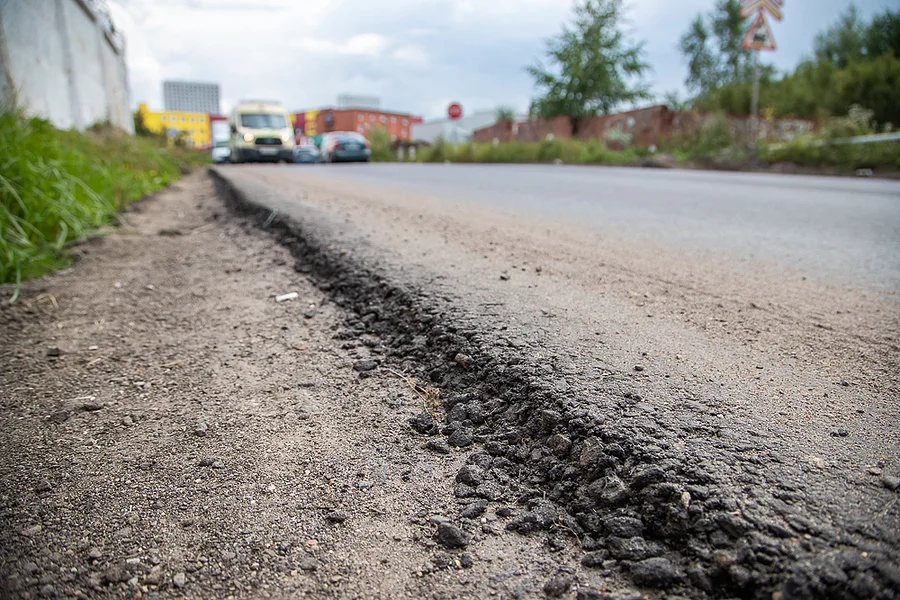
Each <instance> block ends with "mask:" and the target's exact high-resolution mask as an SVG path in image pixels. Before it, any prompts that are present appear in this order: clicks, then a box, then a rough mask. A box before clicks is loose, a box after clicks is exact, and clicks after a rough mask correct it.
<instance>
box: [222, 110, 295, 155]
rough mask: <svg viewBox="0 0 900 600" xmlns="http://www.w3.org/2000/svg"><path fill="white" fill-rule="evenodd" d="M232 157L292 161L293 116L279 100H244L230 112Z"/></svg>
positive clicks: (230, 147)
mask: <svg viewBox="0 0 900 600" xmlns="http://www.w3.org/2000/svg"><path fill="white" fill-rule="evenodd" d="M230 128H231V132H230V133H231V136H230V140H231V142H230V144H229V149H230V151H231V156H230V160H231V162H233V163H242V162H250V161H268V162H279V161H282V162H288V163H289V162H293V161H294V145H295V142H294V129H293V125H292V124H291V115H290V113H288V111H286V110H285V109H284V107H283V106H281V104H279V103H277V102H268V101H255V100H251V101H246V100H245V101H242V102H240V103H239V104H238V105H237V106H235V107H234V110H233V111H232V113H231V119H230Z"/></svg>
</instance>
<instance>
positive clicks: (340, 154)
mask: <svg viewBox="0 0 900 600" xmlns="http://www.w3.org/2000/svg"><path fill="white" fill-rule="evenodd" d="M321 152H322V160H323V161H324V162H368V161H369V156H370V155H371V154H372V150H371V149H370V146H369V140H367V139H366V138H364V137H363V136H361V135H360V134H358V133H356V132H355V131H334V132H332V133H326V134H325V135H324V136H322V145H321Z"/></svg>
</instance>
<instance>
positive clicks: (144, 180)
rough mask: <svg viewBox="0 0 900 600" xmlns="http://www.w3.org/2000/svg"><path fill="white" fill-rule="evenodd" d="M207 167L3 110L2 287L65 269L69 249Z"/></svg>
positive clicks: (124, 139)
mask: <svg viewBox="0 0 900 600" xmlns="http://www.w3.org/2000/svg"><path fill="white" fill-rule="evenodd" d="M200 154H202V155H203V156H202V157H201V156H199V155H200ZM204 159H207V160H208V155H207V153H205V152H204V153H198V152H188V151H184V150H182V151H180V152H178V153H175V152H173V151H170V150H168V149H166V148H161V147H160V146H159V145H157V144H156V143H154V142H152V141H148V140H144V139H141V138H136V137H134V136H129V135H127V134H125V133H124V132H121V131H118V130H115V129H112V128H109V127H98V128H95V129H94V130H92V131H88V132H78V131H71V130H69V131H62V130H59V129H56V128H55V127H53V125H51V124H50V123H49V122H48V121H45V120H43V119H38V118H31V119H29V118H26V117H24V115H23V114H22V113H21V111H18V110H3V111H2V112H0V283H11V282H12V283H17V284H18V283H19V282H21V281H23V280H26V279H29V278H33V277H38V276H40V275H42V274H44V273H46V272H48V271H51V270H53V269H56V268H59V267H61V266H63V265H64V264H65V263H66V257H65V254H64V252H63V251H64V249H65V248H66V247H67V245H69V244H71V243H72V242H74V241H76V240H80V239H83V238H85V237H86V236H88V235H89V234H90V233H91V231H92V230H94V229H96V228H97V227H100V226H102V225H104V224H106V223H108V222H109V221H110V220H111V219H113V218H114V216H115V214H116V212H117V211H118V210H120V209H121V208H123V207H124V206H126V205H127V204H128V203H130V202H132V201H134V200H137V199H139V198H141V197H142V196H144V195H146V194H148V193H151V192H154V191H156V190H158V189H160V188H162V187H164V186H166V185H168V184H169V183H170V182H171V181H173V180H175V179H177V178H178V177H180V175H181V173H182V170H183V169H186V168H188V167H189V166H190V165H191V164H198V163H201V162H204ZM16 290H17V291H18V286H17V288H16ZM14 297H15V296H14Z"/></svg>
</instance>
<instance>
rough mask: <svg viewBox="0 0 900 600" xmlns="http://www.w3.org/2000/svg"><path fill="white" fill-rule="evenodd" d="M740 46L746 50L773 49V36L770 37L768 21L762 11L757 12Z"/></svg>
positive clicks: (770, 31)
mask: <svg viewBox="0 0 900 600" xmlns="http://www.w3.org/2000/svg"><path fill="white" fill-rule="evenodd" d="M741 46H743V47H744V48H747V49H748V50H774V49H775V38H774V37H772V30H771V29H770V28H769V22H768V21H767V20H766V14H765V13H764V12H763V11H759V13H757V15H756V18H755V19H754V20H753V24H751V25H750V28H749V29H748V30H747V35H745V36H744V40H743V41H742V42H741Z"/></svg>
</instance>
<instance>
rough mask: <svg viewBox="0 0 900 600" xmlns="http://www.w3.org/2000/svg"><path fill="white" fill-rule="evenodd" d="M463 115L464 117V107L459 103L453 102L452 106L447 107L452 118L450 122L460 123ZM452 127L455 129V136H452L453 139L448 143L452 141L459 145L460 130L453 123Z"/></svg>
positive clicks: (448, 114)
mask: <svg viewBox="0 0 900 600" xmlns="http://www.w3.org/2000/svg"><path fill="white" fill-rule="evenodd" d="M462 115H463V109H462V105H461V104H460V103H459V102H451V103H450V106H448V107H447V116H448V117H450V120H451V121H458V120H459V119H460V118H462ZM450 126H451V127H452V128H453V130H452V131H453V136H452V139H449V140H448V141H450V142H451V143H453V144H458V143H459V139H458V138H459V131H458V128H457V127H456V125H455V124H453V123H451V125H450ZM448 137H449V136H448Z"/></svg>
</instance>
